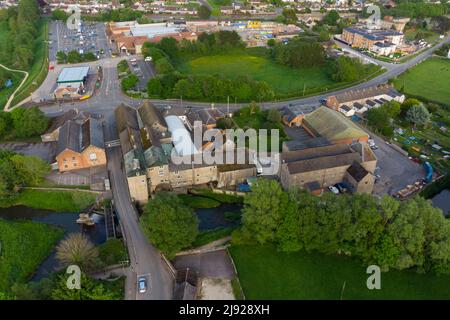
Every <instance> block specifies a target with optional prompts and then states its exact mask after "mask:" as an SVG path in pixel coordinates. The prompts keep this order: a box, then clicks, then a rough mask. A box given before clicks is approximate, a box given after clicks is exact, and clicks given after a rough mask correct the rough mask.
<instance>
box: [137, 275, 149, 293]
mask: <svg viewBox="0 0 450 320" xmlns="http://www.w3.org/2000/svg"><path fill="white" fill-rule="evenodd" d="M138 290H139V293H144V292H146V291H147V280H146V279H145V277H139V279H138Z"/></svg>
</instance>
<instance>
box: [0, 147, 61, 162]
mask: <svg viewBox="0 0 450 320" xmlns="http://www.w3.org/2000/svg"><path fill="white" fill-rule="evenodd" d="M0 149H5V150H11V151H14V152H17V153H20V154H23V155H25V156H36V157H39V158H41V159H42V160H44V161H47V162H52V161H53V160H54V158H55V156H56V143H55V142H45V143H44V142H31V143H30V142H8V143H1V144H0Z"/></svg>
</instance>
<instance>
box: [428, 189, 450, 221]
mask: <svg viewBox="0 0 450 320" xmlns="http://www.w3.org/2000/svg"><path fill="white" fill-rule="evenodd" d="M431 201H432V202H433V205H434V206H435V207H438V208H439V209H441V210H442V211H443V212H444V214H445V215H447V214H448V212H449V211H450V189H444V190H442V191H441V192H439V193H438V194H437V195H435V196H434V197H433V198H431Z"/></svg>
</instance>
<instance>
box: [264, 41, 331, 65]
mask: <svg viewBox="0 0 450 320" xmlns="http://www.w3.org/2000/svg"><path fill="white" fill-rule="evenodd" d="M273 56H274V58H275V61H277V62H278V63H280V64H284V65H287V66H289V67H291V68H301V67H313V66H320V65H323V63H324V62H325V51H324V49H323V47H322V45H320V43H318V42H315V41H304V40H303V39H300V38H298V37H297V38H293V39H291V41H289V42H288V43H287V44H282V43H278V44H277V45H275V47H274V50H273Z"/></svg>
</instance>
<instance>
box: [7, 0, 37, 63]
mask: <svg viewBox="0 0 450 320" xmlns="http://www.w3.org/2000/svg"><path fill="white" fill-rule="evenodd" d="M2 18H4V19H5V20H6V21H8V23H7V24H6V26H7V39H6V41H5V42H4V45H3V46H0V47H1V48H2V50H1V52H0V61H2V63H6V64H8V65H11V66H13V67H16V68H18V69H22V70H28V69H29V68H30V66H31V64H32V62H33V52H34V48H35V45H36V43H35V41H36V38H37V36H38V32H37V29H38V25H39V21H40V16H39V9H38V4H37V1H36V0H20V1H19V5H18V6H17V7H11V8H9V9H8V10H7V11H6V14H5V17H2Z"/></svg>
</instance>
